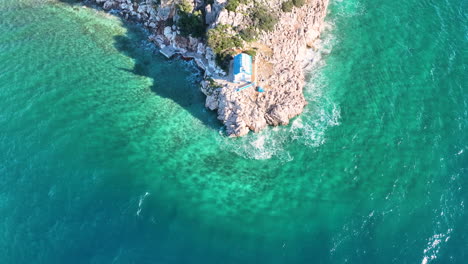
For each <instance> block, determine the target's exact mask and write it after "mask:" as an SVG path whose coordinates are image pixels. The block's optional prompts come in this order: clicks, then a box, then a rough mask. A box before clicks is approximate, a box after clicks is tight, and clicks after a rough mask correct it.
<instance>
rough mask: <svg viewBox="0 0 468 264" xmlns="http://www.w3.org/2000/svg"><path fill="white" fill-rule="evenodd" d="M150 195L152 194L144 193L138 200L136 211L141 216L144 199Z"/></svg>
mask: <svg viewBox="0 0 468 264" xmlns="http://www.w3.org/2000/svg"><path fill="white" fill-rule="evenodd" d="M148 195H150V193H149V192H146V193H145V194H144V195H141V196H140V200H139V201H138V210H137V213H136V215H137V216H140V213H141V210H142V208H141V206H142V205H143V201H145V198H146V197H147V196H148Z"/></svg>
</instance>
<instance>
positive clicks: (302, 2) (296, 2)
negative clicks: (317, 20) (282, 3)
mask: <svg viewBox="0 0 468 264" xmlns="http://www.w3.org/2000/svg"><path fill="white" fill-rule="evenodd" d="M292 1H293V3H294V5H295V6H296V7H302V6H304V5H305V2H306V0H292Z"/></svg>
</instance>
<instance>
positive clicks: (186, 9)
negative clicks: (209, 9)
mask: <svg viewBox="0 0 468 264" xmlns="http://www.w3.org/2000/svg"><path fill="white" fill-rule="evenodd" d="M177 10H179V11H181V12H182V13H186V14H187V13H192V10H193V6H192V5H191V4H190V3H189V2H188V1H187V0H183V1H182V2H181V3H179V4H177Z"/></svg>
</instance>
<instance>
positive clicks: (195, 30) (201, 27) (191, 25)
mask: <svg viewBox="0 0 468 264" xmlns="http://www.w3.org/2000/svg"><path fill="white" fill-rule="evenodd" d="M177 26H178V27H179V29H180V34H181V35H182V36H189V35H192V36H193V37H196V38H201V37H203V35H204V34H205V22H204V21H203V15H202V13H201V12H200V11H196V12H194V13H193V14H191V13H183V12H181V13H180V14H179V20H178V21H177Z"/></svg>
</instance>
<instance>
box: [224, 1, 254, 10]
mask: <svg viewBox="0 0 468 264" xmlns="http://www.w3.org/2000/svg"><path fill="white" fill-rule="evenodd" d="M247 3H248V0H229V1H228V3H227V4H226V6H225V7H224V8H226V10H228V11H230V12H236V9H237V7H238V6H239V5H240V4H247Z"/></svg>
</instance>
